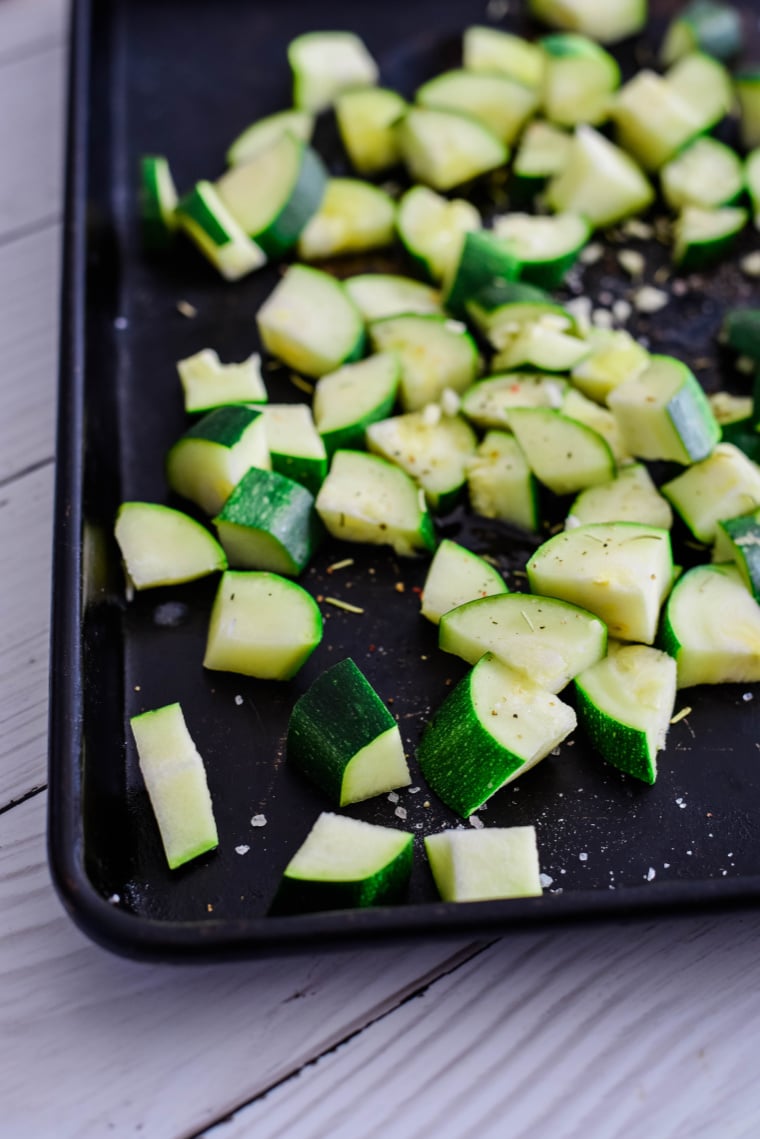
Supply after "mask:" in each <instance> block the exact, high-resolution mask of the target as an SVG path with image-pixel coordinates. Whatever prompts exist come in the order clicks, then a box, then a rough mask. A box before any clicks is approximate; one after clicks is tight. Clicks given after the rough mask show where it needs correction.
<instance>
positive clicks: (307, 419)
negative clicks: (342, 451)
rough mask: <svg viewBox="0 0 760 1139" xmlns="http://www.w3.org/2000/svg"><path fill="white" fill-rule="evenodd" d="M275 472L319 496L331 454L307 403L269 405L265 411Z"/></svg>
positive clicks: (263, 409) (270, 453)
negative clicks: (328, 454)
mask: <svg viewBox="0 0 760 1139" xmlns="http://www.w3.org/2000/svg"><path fill="white" fill-rule="evenodd" d="M262 411H263V413H264V421H265V423H266V432H267V443H268V445H269V457H270V459H271V462H272V470H273V471H276V472H277V473H278V474H281V475H286V476H287V478H289V479H293V480H294V481H295V482H297V483H301V485H302V486H305V487H306V489H307V490H309V491H311V493H312V494H316V493H317V491H318V490H319V488H320V487H321V485H322V483H323V482H324V478H325V475H326V474H327V452H326V450H325V445H324V442H323V440H322V437H321V436H320V434H319V432H318V431H317V429H316V427H315V425H314V419H313V417H312V414H311V408H310V407H308V406H307V405H306V404H305V403H269V404H266V406H265V407H263V408H262Z"/></svg>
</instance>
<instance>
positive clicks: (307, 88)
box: [288, 32, 378, 114]
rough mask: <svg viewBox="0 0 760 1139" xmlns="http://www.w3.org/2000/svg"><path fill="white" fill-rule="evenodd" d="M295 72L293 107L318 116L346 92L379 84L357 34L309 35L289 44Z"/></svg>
mask: <svg viewBox="0 0 760 1139" xmlns="http://www.w3.org/2000/svg"><path fill="white" fill-rule="evenodd" d="M288 62H289V64H290V67H291V70H292V72H293V105H294V106H295V107H297V108H299V109H302V110H305V111H311V112H313V113H314V114H318V113H319V112H320V111H325V110H327V108H328V107H331V106H332V105H333V103H334V102H335V100H336V98H337V97H338V95H340V94H341V92H342V91H346V90H348V89H349V88H353V87H372V86H374V85H375V84H376V83H377V80H378V69H377V64H376V63H375V61H374V59H373V58H372V56H371V55H370V53H369V52H368V51H367V48H366V47H365V45H364V43H363V42H362V40H360V39H359V37H358V36H356V35H354V34H353V32H307V33H306V34H305V35H301V36H296V38H295V39H294V40H291V42H290V43H289V44H288Z"/></svg>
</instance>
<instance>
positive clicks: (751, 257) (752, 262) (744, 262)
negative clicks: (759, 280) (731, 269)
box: [739, 249, 760, 277]
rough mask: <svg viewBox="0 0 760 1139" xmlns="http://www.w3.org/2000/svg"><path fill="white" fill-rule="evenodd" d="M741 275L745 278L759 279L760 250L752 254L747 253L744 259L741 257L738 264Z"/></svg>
mask: <svg viewBox="0 0 760 1139" xmlns="http://www.w3.org/2000/svg"><path fill="white" fill-rule="evenodd" d="M739 265H740V266H741V271H742V273H744V274H746V276H747V277H760V250H758V249H756V250H755V252H754V253H748V254H747V256H746V257H742V259H741V261H740V262H739Z"/></svg>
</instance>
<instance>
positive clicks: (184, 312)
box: [177, 301, 198, 320]
mask: <svg viewBox="0 0 760 1139" xmlns="http://www.w3.org/2000/svg"><path fill="white" fill-rule="evenodd" d="M177 312H178V313H179V314H180V316H184V317H186V318H187V319H188V320H195V318H196V316H197V315H198V310H197V308H196V307H195V305H191V304H190V301H177Z"/></svg>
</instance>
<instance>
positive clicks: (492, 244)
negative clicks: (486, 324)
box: [443, 230, 519, 318]
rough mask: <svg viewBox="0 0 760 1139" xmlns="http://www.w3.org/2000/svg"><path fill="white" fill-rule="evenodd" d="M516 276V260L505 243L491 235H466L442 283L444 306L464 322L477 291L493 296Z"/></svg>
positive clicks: (480, 233)
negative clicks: (484, 290) (453, 263)
mask: <svg viewBox="0 0 760 1139" xmlns="http://www.w3.org/2000/svg"><path fill="white" fill-rule="evenodd" d="M518 272H519V265H518V262H517V258H516V257H515V256H514V255H513V254H512V252H511V250H510V248H509V245H508V243H507V242H506V241H502V240H501V238H499V237H498V236H497V235H495V234H493V233H491V232H486V231H481V230H475V231H474V232H472V233H466V234H465V235H464V241H463V242H462V245H461V251H460V254H459V258H458V260H457V261H456V263H455V265H454V266H453V267H452V270H451V272H450V273H449V274H447V276H446V278H445V279H444V290H443V300H444V304H445V305H446V308H447V309H448V310H449V312H451V313H452V314H453V315H454V316H456V317H458V318H464V317H466V316H467V312H468V306H469V304H470V303H471V302H476V303H477V300H478V297H479V294H480V292H481V290H483V289H486V290H488V291H489V292H493V291H494V290H495V289H497V288H499V287H500V286H501V285H505V284H508V283H509V282H511V281H513V280H514V278H515V277H516V276H517V274H518Z"/></svg>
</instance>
